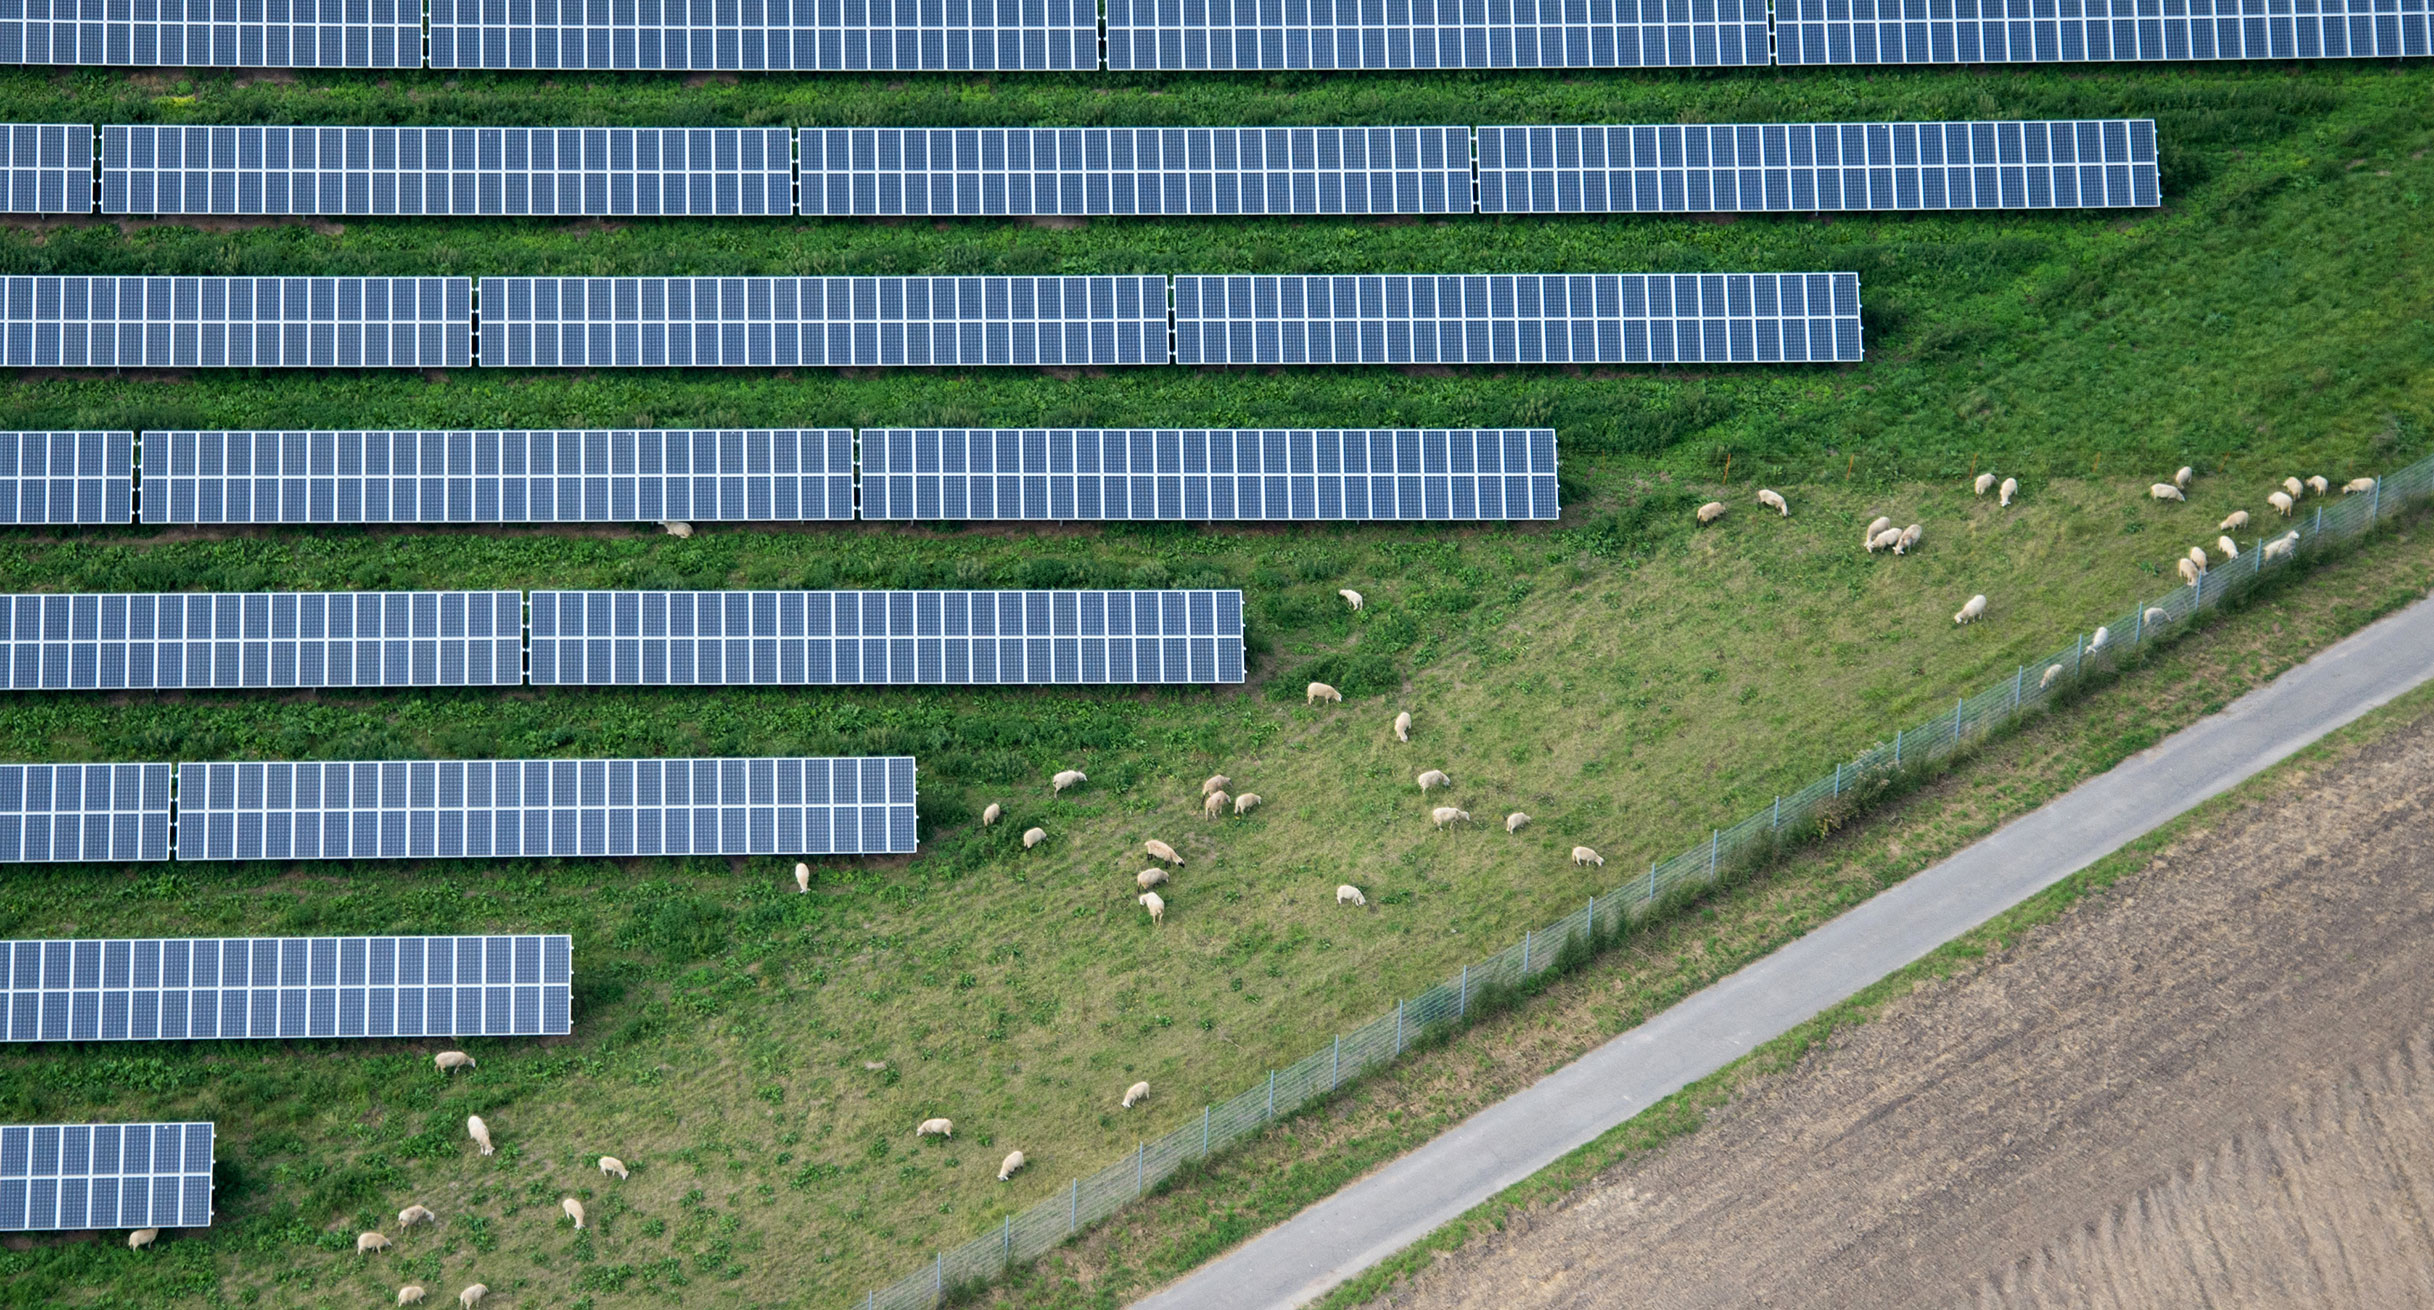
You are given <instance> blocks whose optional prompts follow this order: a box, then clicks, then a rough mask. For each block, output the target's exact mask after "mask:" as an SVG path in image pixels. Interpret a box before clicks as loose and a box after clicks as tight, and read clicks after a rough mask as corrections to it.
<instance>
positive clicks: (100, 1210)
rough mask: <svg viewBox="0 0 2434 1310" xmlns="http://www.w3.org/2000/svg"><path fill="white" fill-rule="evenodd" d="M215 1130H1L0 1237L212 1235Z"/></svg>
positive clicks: (190, 1126)
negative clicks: (139, 1231) (166, 1231)
mask: <svg viewBox="0 0 2434 1310" xmlns="http://www.w3.org/2000/svg"><path fill="white" fill-rule="evenodd" d="M211 1139H212V1125H210V1124H207V1123H183V1124H161V1123H140V1124H9V1125H7V1126H5V1127H0V1232H12V1233H28V1232H62V1231H67V1232H74V1231H81V1230H84V1229H90V1228H209V1227H210V1226H211V1161H212V1153H211Z"/></svg>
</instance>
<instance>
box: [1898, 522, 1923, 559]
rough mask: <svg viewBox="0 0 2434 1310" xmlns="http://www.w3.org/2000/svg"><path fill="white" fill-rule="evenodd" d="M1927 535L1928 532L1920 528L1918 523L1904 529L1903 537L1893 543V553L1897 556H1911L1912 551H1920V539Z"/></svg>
mask: <svg viewBox="0 0 2434 1310" xmlns="http://www.w3.org/2000/svg"><path fill="white" fill-rule="evenodd" d="M1926 535H1927V530H1926V529H1925V528H1922V527H1920V526H1919V525H1917V524H1916V523H1913V524H1911V525H1910V526H1909V527H1906V528H1903V529H1902V535H1901V536H1900V537H1899V538H1897V539H1896V540H1895V541H1894V543H1893V553H1894V554H1896V555H1907V554H1909V553H1910V552H1911V551H1914V550H1916V549H1918V543H1919V538H1921V537H1924V536H1926Z"/></svg>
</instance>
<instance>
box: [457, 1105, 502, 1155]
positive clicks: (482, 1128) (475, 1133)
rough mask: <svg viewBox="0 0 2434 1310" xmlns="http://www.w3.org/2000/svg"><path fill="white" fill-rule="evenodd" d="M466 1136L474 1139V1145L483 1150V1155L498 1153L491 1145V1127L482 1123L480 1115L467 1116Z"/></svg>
mask: <svg viewBox="0 0 2434 1310" xmlns="http://www.w3.org/2000/svg"><path fill="white" fill-rule="evenodd" d="M465 1135H466V1136H467V1137H470V1138H472V1139H473V1140H474V1144H475V1145H477V1146H480V1147H481V1148H482V1154H484V1155H494V1154H496V1153H497V1152H496V1151H495V1150H494V1149H493V1148H492V1147H491V1145H490V1125H489V1124H486V1123H483V1122H482V1116H480V1115H478V1114H469V1115H466V1116H465Z"/></svg>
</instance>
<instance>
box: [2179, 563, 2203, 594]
mask: <svg viewBox="0 0 2434 1310" xmlns="http://www.w3.org/2000/svg"><path fill="white" fill-rule="evenodd" d="M2179 564H2180V580H2181V581H2182V582H2184V583H2187V584H2188V585H2190V586H2192V587H2194V586H2196V585H2197V580H2198V579H2199V578H2201V577H2203V576H2205V572H2206V571H2205V570H2204V569H2201V568H2199V567H2198V566H2196V565H2195V564H2192V563H2190V562H2189V561H2187V560H2181V561H2179Z"/></svg>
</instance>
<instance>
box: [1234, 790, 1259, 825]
mask: <svg viewBox="0 0 2434 1310" xmlns="http://www.w3.org/2000/svg"><path fill="white" fill-rule="evenodd" d="M1258 808H1259V793H1258V792H1255V791H1246V792H1244V793H1243V794H1241V795H1240V796H1237V797H1235V798H1234V817H1235V818H1237V819H1239V818H1241V817H1242V816H1243V815H1246V814H1249V813H1250V812H1251V811H1253V810H1255V809H1258Z"/></svg>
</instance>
